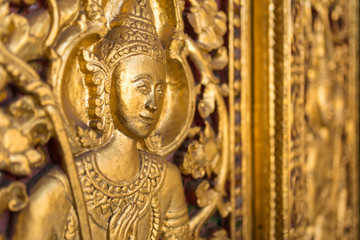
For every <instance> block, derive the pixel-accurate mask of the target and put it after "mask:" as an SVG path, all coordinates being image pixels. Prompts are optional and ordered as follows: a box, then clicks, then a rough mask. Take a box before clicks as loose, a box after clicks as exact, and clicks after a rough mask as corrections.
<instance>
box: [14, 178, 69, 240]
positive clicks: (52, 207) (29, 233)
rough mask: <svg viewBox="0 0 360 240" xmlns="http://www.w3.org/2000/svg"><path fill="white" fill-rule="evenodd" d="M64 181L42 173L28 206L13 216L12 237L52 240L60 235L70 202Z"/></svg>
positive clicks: (15, 239) (20, 239) (29, 239)
mask: <svg viewBox="0 0 360 240" xmlns="http://www.w3.org/2000/svg"><path fill="white" fill-rule="evenodd" d="M65 188H66V186H65V185H64V183H63V182H62V181H61V180H59V179H57V178H55V177H53V176H44V177H43V178H42V179H40V181H39V182H38V183H37V184H36V186H35V187H34V189H33V191H32V192H31V194H30V201H29V204H28V206H27V207H26V208H25V209H24V210H23V211H21V212H20V213H19V215H18V218H17V219H16V220H17V221H16V224H15V229H14V234H13V239H14V240H24V239H26V240H39V239H41V240H55V239H58V238H59V237H62V236H61V235H63V231H64V229H65V224H66V219H67V215H68V214H69V210H70V208H71V202H70V200H69V199H68V197H67V194H66V189H65Z"/></svg>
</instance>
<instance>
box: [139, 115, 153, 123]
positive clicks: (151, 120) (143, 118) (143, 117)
mask: <svg viewBox="0 0 360 240" xmlns="http://www.w3.org/2000/svg"><path fill="white" fill-rule="evenodd" d="M140 119H141V121H142V122H144V123H145V124H148V125H150V124H153V123H154V121H155V119H154V118H152V117H146V116H143V115H141V114H140Z"/></svg>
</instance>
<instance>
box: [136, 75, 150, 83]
mask: <svg viewBox="0 0 360 240" xmlns="http://www.w3.org/2000/svg"><path fill="white" fill-rule="evenodd" d="M144 78H145V79H147V80H149V81H150V82H153V80H152V78H151V77H150V76H149V75H147V74H140V75H137V76H136V78H135V79H134V80H132V82H137V81H140V80H142V79H144Z"/></svg>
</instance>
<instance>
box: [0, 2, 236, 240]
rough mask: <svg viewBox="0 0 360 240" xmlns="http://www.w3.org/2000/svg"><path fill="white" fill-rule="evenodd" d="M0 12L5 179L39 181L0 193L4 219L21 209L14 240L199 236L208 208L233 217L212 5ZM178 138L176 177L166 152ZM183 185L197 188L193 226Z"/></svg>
mask: <svg viewBox="0 0 360 240" xmlns="http://www.w3.org/2000/svg"><path fill="white" fill-rule="evenodd" d="M0 3H1V6H0V10H1V12H0V19H1V20H2V23H1V25H0V34H1V41H0V64H1V68H0V74H1V80H0V81H1V82H0V93H1V99H0V100H1V102H0V103H1V105H0V117H1V118H0V119H1V121H0V170H1V175H0V176H1V181H2V182H3V181H5V180H6V181H7V175H5V173H6V174H9V175H13V176H17V177H28V178H27V179H26V180H25V182H26V181H29V180H34V179H35V180H34V181H35V183H33V184H34V187H33V188H29V189H26V187H25V184H24V183H22V182H9V184H8V185H7V187H4V188H1V189H0V195H1V201H0V210H1V211H0V213H1V214H2V213H3V212H4V211H6V210H10V211H17V212H19V214H18V215H16V216H13V217H14V229H13V230H12V231H9V233H8V234H9V236H8V237H9V238H13V239H47V238H51V239H52V238H54V237H55V238H56V239H89V240H91V239H108V240H110V239H128V238H130V239H159V238H161V239H175V238H176V239H201V234H200V231H201V229H202V227H203V226H204V225H205V224H206V221H207V220H208V219H209V218H211V216H212V215H213V214H214V213H215V212H216V211H218V212H219V214H220V215H221V217H222V218H225V217H227V216H228V215H229V212H230V211H231V208H230V204H229V202H228V200H227V199H226V197H227V194H228V192H227V190H226V183H227V181H228V175H229V165H230V164H229V150H228V145H229V132H228V131H229V130H228V129H229V128H228V125H229V118H228V111H227V104H226V101H225V98H226V97H227V95H228V91H229V90H228V86H227V84H226V83H225V82H224V81H223V82H222V81H221V79H220V77H219V72H220V71H224V69H225V68H226V66H227V64H228V55H227V49H226V47H225V45H224V44H225V41H224V35H225V33H226V32H227V25H226V24H227V17H226V14H225V13H224V12H223V11H220V10H219V9H218V5H217V3H216V1H214V0H206V1H197V0H191V1H189V4H188V5H186V7H185V1H181V0H174V1H161V0H123V1H121V0H114V1H98V0H88V1H86V0H85V1H68V0H59V1H55V0H48V1H47V2H46V3H47V4H45V5H44V6H42V5H39V4H38V3H37V1H26V2H25V4H23V5H21V4H20V5H19V3H18V1H1V2H0ZM24 9H25V10H24ZM184 16H185V17H186V18H184ZM164 19H165V20H166V24H165V22H164ZM187 23H188V24H187ZM189 26H191V27H192V30H193V32H194V33H195V34H188V33H187V30H188V29H187V28H188V27H189ZM195 72H199V73H200V76H199V77H198V79H197V78H196V77H195V76H196V74H195ZM4 96H5V97H4ZM196 99H197V100H196ZM196 111H197V113H195V112H196ZM196 115H199V117H200V119H201V120H196V118H197V116H196ZM196 121H197V122H198V123H199V122H201V123H200V124H198V125H199V126H196V125H197V124H196V123H194V122H196ZM50 139H53V140H54V141H52V142H51V147H50V146H48V143H49V141H50ZM53 142H55V143H56V144H57V145H56V146H55V148H57V150H58V151H57V152H58V153H57V152H52V150H53V148H54V146H52V145H53V144H54V143H53ZM185 142H187V143H189V142H190V143H189V144H188V146H187V152H185V153H184V154H183V157H182V158H181V160H180V161H177V159H176V161H175V162H177V163H179V168H178V167H177V166H175V165H174V164H172V163H170V162H169V161H167V160H166V157H168V156H170V157H169V158H170V159H171V158H172V156H174V155H175V156H177V154H176V153H177V152H181V150H179V151H178V150H177V149H178V148H179V147H180V146H182V147H183V146H184V145H186V144H185ZM48 153H49V154H48ZM174 153H175V154H174ZM45 166H46V167H45ZM179 169H180V170H181V173H182V174H183V175H181V174H180V172H179ZM34 174H35V175H36V177H33V175H34ZM189 176H190V178H192V179H193V180H195V181H200V182H199V185H198V186H197V188H196V190H195V196H196V198H197V205H198V207H199V209H198V211H197V212H196V213H195V214H193V215H191V216H190V217H189V214H188V208H187V204H186V199H185V194H184V188H183V186H182V180H183V179H182V177H184V178H187V177H189ZM26 192H28V193H29V196H28V195H27V193H26ZM45 193H46V194H45ZM50 203H51V204H50ZM53 205H55V206H57V208H58V209H61V212H60V211H59V210H54V208H52V207H51V206H53ZM40 207H41V209H42V211H41V212H40V211H38V209H39V208H40ZM28 219H34V221H35V222H29V221H28ZM189 219H190V220H189ZM45 223H46V224H45ZM227 237H228V233H227V231H226V230H224V229H217V230H216V231H215V232H214V233H213V235H212V238H211V239H226V238H227Z"/></svg>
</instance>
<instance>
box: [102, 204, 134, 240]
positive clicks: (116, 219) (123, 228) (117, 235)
mask: <svg viewBox="0 0 360 240" xmlns="http://www.w3.org/2000/svg"><path fill="white" fill-rule="evenodd" d="M138 213H139V209H138V207H137V205H136V203H129V204H128V205H126V206H125V207H124V208H123V209H122V210H118V211H117V212H115V214H114V215H113V216H112V217H111V219H110V223H109V228H108V234H107V235H108V237H107V239H108V240H115V239H116V240H125V239H126V240H127V239H134V237H135V236H134V235H135V232H136V229H137V225H138V222H139V219H138ZM131 227H132V229H134V231H132V233H130V229H131Z"/></svg>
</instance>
